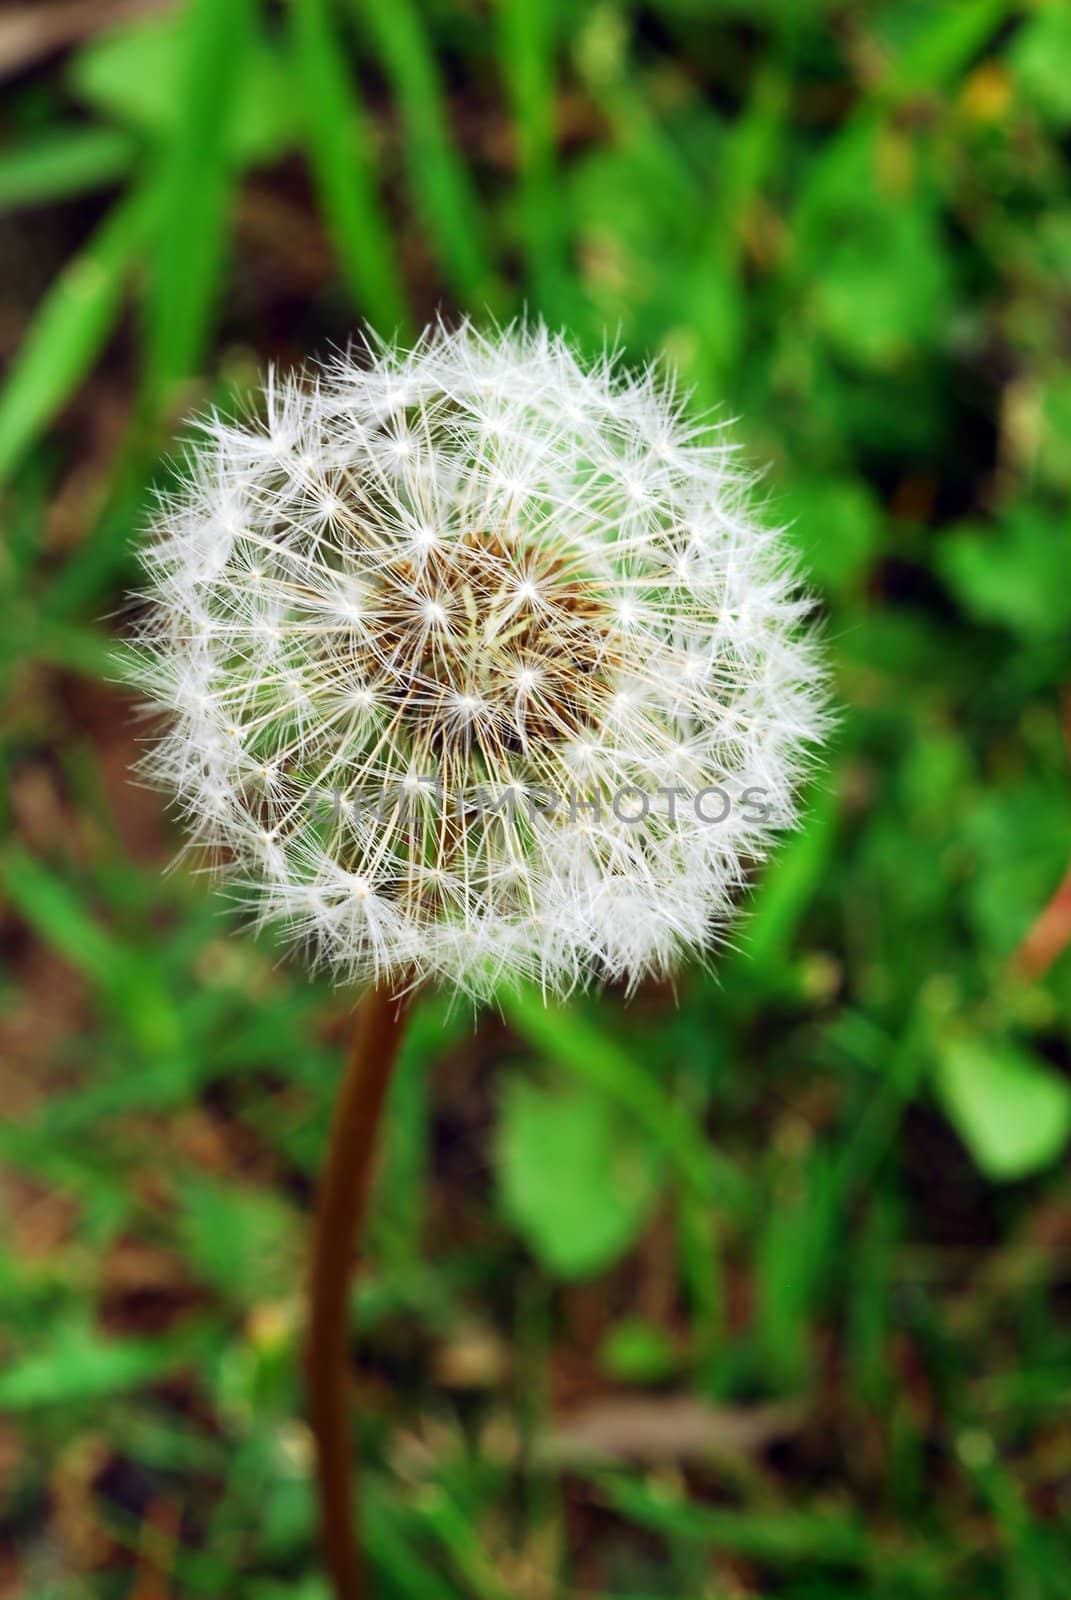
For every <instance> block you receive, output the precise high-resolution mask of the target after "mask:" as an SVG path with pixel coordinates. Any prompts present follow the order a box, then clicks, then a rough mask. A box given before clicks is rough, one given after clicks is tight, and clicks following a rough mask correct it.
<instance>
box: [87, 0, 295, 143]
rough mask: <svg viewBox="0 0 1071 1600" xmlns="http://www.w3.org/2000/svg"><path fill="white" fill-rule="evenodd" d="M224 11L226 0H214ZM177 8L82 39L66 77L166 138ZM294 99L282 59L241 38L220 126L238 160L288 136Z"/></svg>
mask: <svg viewBox="0 0 1071 1600" xmlns="http://www.w3.org/2000/svg"><path fill="white" fill-rule="evenodd" d="M219 9H220V11H221V12H225V11H226V10H227V6H226V5H225V4H224V5H221V6H220V8H219ZM185 26H186V23H185V18H184V17H183V15H182V14H181V12H177V13H176V14H174V15H172V16H167V17H159V18H157V17H153V18H151V19H149V20H148V21H141V22H135V23H131V24H128V25H127V26H125V27H123V28H120V29H116V30H115V31H114V32H112V33H105V34H102V35H101V36H100V37H99V38H97V39H94V40H93V41H92V42H91V43H89V44H87V45H84V46H83V48H82V49H81V50H80V51H79V52H78V54H77V55H76V56H75V57H74V59H73V61H72V63H71V66H70V69H69V72H68V79H69V82H70V84H71V88H72V89H73V90H74V92H75V94H77V95H78V96H79V98H80V99H82V100H83V101H85V102H86V104H87V105H91V106H93V107H94V108H95V109H96V110H98V111H100V112H102V113H103V114H104V115H105V116H108V117H111V118H114V119H115V121H116V122H121V123H123V124H125V126H127V127H128V128H131V129H133V130H134V131H136V132H137V133H140V134H144V135H146V136H147V137H148V138H150V139H153V140H157V141H162V140H166V139H169V138H170V137H171V136H172V135H173V133H174V130H175V128H176V125H177V124H178V121H179V118H180V117H181V116H182V115H183V114H184V109H185V106H184V102H185V95H186V84H185V77H184V59H183V48H184V41H185ZM296 109H297V108H296V106H295V102H294V96H293V94H292V92H291V89H290V84H289V82H288V78H287V72H286V67H285V65H284V63H283V61H282V60H281V58H280V56H279V54H278V52H277V51H275V50H273V49H272V48H271V47H270V46H269V45H268V44H267V43H266V42H265V40H264V39H262V38H259V37H257V38H255V39H254V40H252V41H251V42H249V43H248V44H247V47H246V59H245V64H244V70H243V72H242V77H241V82H240V83H239V84H238V85H237V86H236V87H235V90H234V94H233V106H232V107H231V108H230V113H229V119H228V126H227V132H226V149H227V152H228V155H229V156H230V158H231V159H232V161H234V162H235V163H236V164H238V165H244V164H246V163H248V162H257V161H270V160H272V159H274V157H276V156H278V155H280V154H281V153H282V151H283V150H284V149H286V147H287V146H288V145H289V144H291V143H292V141H293V137H294V126H295V113H296Z"/></svg>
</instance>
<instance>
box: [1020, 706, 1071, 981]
mask: <svg viewBox="0 0 1071 1600" xmlns="http://www.w3.org/2000/svg"><path fill="white" fill-rule="evenodd" d="M1063 724H1064V737H1065V739H1066V742H1067V748H1068V752H1069V753H1071V690H1067V691H1065V693H1064V696H1063ZM1069 944H1071V867H1068V869H1067V872H1066V873H1065V874H1064V877H1063V880H1062V882H1061V883H1060V885H1059V887H1058V888H1057V889H1056V891H1055V893H1054V894H1053V895H1052V897H1051V898H1050V899H1049V900H1048V901H1047V902H1046V904H1045V906H1044V907H1043V909H1042V910H1041V912H1040V913H1039V915H1038V916H1037V917H1036V918H1035V919H1034V921H1033V922H1032V923H1031V925H1030V927H1029V928H1028V929H1027V930H1026V933H1025V934H1024V935H1023V937H1022V939H1021V940H1020V941H1019V944H1018V947H1017V948H1016V950H1015V953H1014V955H1013V956H1012V958H1011V961H1010V963H1009V965H1010V968H1011V970H1012V972H1014V973H1016V974H1018V975H1019V976H1020V977H1023V978H1030V979H1032V980H1034V981H1036V980H1037V979H1039V978H1043V977H1044V976H1045V974H1046V972H1048V970H1049V968H1050V967H1051V966H1052V965H1053V963H1054V962H1055V961H1056V959H1057V957H1058V956H1060V955H1062V954H1063V952H1064V951H1065V950H1066V949H1067V946H1068V945H1069Z"/></svg>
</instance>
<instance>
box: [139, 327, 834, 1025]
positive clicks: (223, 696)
mask: <svg viewBox="0 0 1071 1600" xmlns="http://www.w3.org/2000/svg"><path fill="white" fill-rule="evenodd" d="M203 427H204V432H205V434H206V439H205V443H204V448H203V449H202V450H201V451H200V452H198V453H197V454H196V455H195V457H194V460H193V464H192V466H191V467H190V469H189V474H188V478H187V480H186V482H185V484H184V485H183V487H182V489H181V490H180V492H179V493H178V494H177V495H176V496H175V497H173V498H172V499H171V500H170V501H168V502H167V503H165V505H164V506H163V507H162V508H161V511H160V514H159V516H158V518H157V520H156V526H155V528H154V530H153V535H152V539H151V542H150V543H149V545H148V548H147V551H146V563H147V567H148V572H149V577H150V588H149V596H150V599H151V601H152V606H151V610H150V611H149V614H148V617H147V620H146V621H145V623H144V625H143V627H142V629H141V643H142V645H143V657H142V658H143V661H144V676H145V683H146V686H147V687H148V689H149V691H150V693H151V695H152V697H153V699H154V700H155V701H156V702H157V703H158V704H159V705H161V706H163V707H164V708H165V709H166V710H167V711H168V712H169V713H170V714H171V727H170V731H169V733H168V735H167V736H166V738H165V739H163V741H162V742H160V743H159V744H158V745H156V746H155V747H154V748H153V749H152V750H151V751H150V752H149V754H148V755H147V757H146V759H145V762H144V771H145V773H146V774H147V775H148V776H149V778H150V779H152V780H153V781H155V782H158V783H160V784H161V785H162V786H164V787H165V788H168V789H171V790H173V791H174V793H175V794H176V796H177V798H178V804H179V807H180V809H181V812H182V814H183V816H184V818H185V819H186V821H187V822H188V823H189V825H190V828H191V831H192V834H193V836H194V838H195V839H196V840H198V841H200V842H203V843H205V844H207V845H209V846H211V847H212V849H213V850H214V851H215V853H216V856H217V859H218V861H219V863H220V864H221V866H222V868H223V870H224V871H225V872H226V873H227V875H228V876H229V877H230V879H231V881H232V882H233V883H234V885H235V886H236V888H237V889H238V890H239V892H240V893H241V894H242V895H243V896H244V897H245V898H247V899H248V900H249V901H251V902H252V904H253V907H254V910H255V912H256V914H257V916H258V917H259V919H260V920H262V921H264V922H272V923H276V924H282V925H284V926H285V927H287V928H289V929H290V930H291V932H292V933H293V934H294V935H295V936H297V937H299V938H301V939H302V940H304V941H306V942H307V944H308V945H309V946H310V948H311V951H312V954H313V956H314V958H315V959H316V960H317V961H318V962H320V963H322V964H324V965H326V966H327V967H329V968H330V969H331V970H332V971H333V972H335V973H336V974H337V975H338V976H339V977H341V978H347V979H358V980H360V979H374V980H376V981H377V982H380V983H391V982H395V981H396V980H397V979H398V977H399V976H400V975H402V974H406V975H407V981H412V980H413V979H414V978H415V979H417V980H425V979H435V980H438V981H441V982H445V983H447V984H450V985H452V986H457V987H458V988H460V989H462V990H464V991H466V992H468V993H470V994H473V995H476V996H481V997H483V996H487V995H491V994H493V993H494V992H495V990H496V988H497V987H498V986H499V985H500V984H501V983H502V982H503V980H506V979H511V978H531V979H534V980H535V981H537V982H538V983H539V984H540V985H541V986H542V987H543V989H544V990H546V991H552V992H554V991H557V992H563V991H569V990H571V989H573V988H575V987H577V986H578V985H583V984H585V983H587V982H589V981H591V980H592V979H603V978H611V979H623V980H625V981H626V982H629V983H635V982H636V981H638V980H639V979H640V978H642V977H643V976H645V975H647V974H650V973H663V972H665V971H667V970H669V969H671V968H672V966H673V965H674V964H675V963H676V962H677V961H678V960H679V959H680V957H681V956H682V954H683V953H684V952H685V951H686V950H688V949H689V948H695V947H702V946H704V945H706V944H708V943H709V941H710V939H711V936H712V934H714V933H716V932H717V930H718V929H719V928H720V927H722V926H724V924H725V922H726V919H727V918H728V916H729V914H730V911H731V907H732V899H733V894H734V891H735V890H736V889H737V888H738V886H739V883H740V880H741V872H742V863H744V862H746V861H749V860H753V859H755V858H756V857H758V856H761V855H762V854H763V853H764V851H765V849H766V847H767V844H768V842H769V839H770V837H771V834H772V833H773V832H774V831H776V830H777V829H778V828H780V827H783V826H785V825H786V824H787V823H789V822H790V821H791V820H792V794H793V789H794V786H795V783H796V779H797V777H798V775H799V772H800V767H801V762H802V760H803V759H804V757H805V753H806V750H807V747H808V743H809V741H810V740H811V739H812V738H813V736H814V734H815V732H816V731H817V726H818V717H817V712H816V696H815V682H816V669H815V660H814V653H813V648H812V645H811V643H810V641H809V639H808V637H807V635H806V632H805V630H803V629H802V628H801V622H802V619H803V614H804V612H803V602H802V601H801V599H800V596H799V594H798V593H797V591H796V589H795V586H794V584H793V578H792V572H791V567H790V566H789V564H788V563H787V562H786V560H785V550H784V545H783V541H782V539H781V538H780V536H779V535H778V534H777V533H775V532H771V531H769V530H767V529H764V528H762V527H760V526H758V525H757V524H756V523H755V521H754V520H753V519H752V518H751V516H750V515H749V513H748V508H747V501H746V491H747V483H746V480H745V478H744V476H743V475H742V473H741V472H740V470H739V468H738V467H737V466H736V464H735V462H734V458H733V454H732V451H731V449H730V447H729V446H728V445H727V444H726V442H725V441H724V440H723V439H722V438H721V437H720V436H718V435H717V434H715V435H714V436H713V437H708V436H704V435H703V434H701V433H699V431H698V430H697V429H695V428H694V427H692V426H691V425H689V424H688V423H687V422H686V421H685V420H684V417H683V414H682V409H681V404H680V401H679V399H678V398H677V397H676V396H675V394H674V393H673V390H672V389H671V388H669V387H667V386H666V385H665V384H664V383H662V382H660V381H659V379H658V377H657V376H656V374H655V373H653V372H647V373H645V374H644V375H643V376H642V377H640V378H639V379H632V378H629V377H627V376H625V375H624V374H623V373H622V372H621V371H620V370H619V369H618V368H617V367H616V366H615V364H614V362H613V361H611V360H609V359H605V360H602V361H600V362H598V363H597V364H595V365H594V366H593V367H591V368H588V369H585V368H584V367H582V366H581V365H580V364H579V363H578V361H577V360H576V358H575V357H574V355H573V354H572V352H571V350H570V349H569V347H568V345H567V344H566V343H565V342H564V341H563V340H562V339H560V338H554V337H552V336H551V335H550V334H549V333H547V331H546V330H545V329H543V328H541V327H537V328H534V329H531V330H513V331H510V332H507V333H505V334H499V335H490V336H481V335H479V334H477V333H476V332H474V331H473V330H472V329H471V328H470V327H468V326H465V327H462V328H461V329H460V330H459V331H458V332H456V333H452V334H447V333H444V332H442V331H439V332H436V333H435V334H433V335H431V336H429V337H427V338H426V339H425V340H424V341H422V342H421V343H420V344H419V345H418V346H417V347H416V348H415V349H414V350H411V351H407V352H406V351H398V350H394V349H390V348H382V349H377V350H376V351H374V352H373V353H371V359H369V360H367V361H366V362H365V363H364V364H358V363H357V362H356V361H354V360H353V359H351V357H350V356H348V355H347V356H343V357H340V358H338V359H336V360H335V361H333V362H332V363H331V364H330V365H329V366H328V367H327V368H326V369H324V370H323V371H321V372H319V373H317V374H316V375H314V376H311V377H309V376H307V375H301V376H298V377H295V378H292V379H286V380H283V381H278V380H272V381H271V382H270V383H269V386H268V391H267V415H266V417H265V420H264V421H263V423H262V424H249V425H245V426H237V425H235V424H233V423H229V422H224V421H222V420H219V419H212V420H210V421H209V422H207V423H206V424H204V425H203ZM715 783H717V784H720V785H723V786H724V787H725V788H726V789H727V790H728V791H729V792H730V793H735V794H739V793H741V792H742V791H743V790H745V789H747V788H758V789H761V790H762V791H763V793H764V795H765V797H766V805H765V810H764V815H762V816H761V817H760V816H758V815H757V814H756V811H755V810H754V809H749V808H746V807H741V806H734V807H733V809H732V810H731V812H730V814H729V815H728V816H727V817H726V819H725V822H724V824H723V825H722V826H719V827H717V828H714V827H711V826H710V825H709V823H707V822H705V821H704V820H703V819H702V818H701V817H700V816H699V815H697V814H696V812H695V808H694V807H689V806H687V805H680V806H678V807H676V815H675V816H674V817H673V818H672V819H671V818H670V817H669V815H668V808H667V806H666V805H664V804H661V805H658V806H654V805H652V806H651V807H650V808H649V810H648V814H647V816H646V817H645V819H644V820H643V825H642V826H637V825H636V821H635V819H634V818H632V817H629V816H627V815H626V816H621V815H619V814H618V813H619V812H620V811H621V809H622V808H621V807H616V808H615V807H613V806H612V805H611V803H610V802H611V799H612V797H613V796H614V795H616V794H617V793H619V792H620V791H623V790H625V789H628V790H639V791H641V792H643V793H645V794H650V795H654V794H655V793H656V792H657V791H659V790H660V789H662V788H667V789H674V790H680V791H695V790H698V789H700V788H702V787H704V786H707V785H710V784H715ZM480 794H482V795H483V796H484V797H485V798H489V799H491V800H501V797H502V796H504V795H510V796H511V797H512V798H513V802H514V803H513V804H511V805H510V806H508V807H507V806H504V805H501V804H499V805H498V806H497V807H492V806H490V805H485V806H483V807H482V808H481V809H480V813H479V815H474V814H473V813H472V811H471V809H470V810H468V811H466V804H467V802H468V801H470V800H471V798H472V796H473V795H480ZM327 795H332V796H335V797H337V803H336V804H335V805H333V806H332V807H330V808H328V807H325V806H323V805H317V804H316V803H315V801H316V798H317V797H323V796H327ZM533 795H551V796H555V797H557V798H558V800H559V801H560V803H559V804H558V805H557V806H556V807H555V808H554V809H553V810H551V809H550V808H548V807H546V806H544V807H542V808H538V807H536V806H534V805H533V804H531V803H530V801H531V797H532V796H533ZM570 800H571V801H572V802H573V803H572V804H569V803H568V802H569V801H570ZM343 801H345V802H349V803H348V804H346V805H344V804H342V802H343ZM403 802H404V803H403ZM579 807H582V808H583V810H584V813H585V815H586V817H587V819H588V823H589V825H588V826H586V827H583V828H578V827H577V825H576V824H577V817H576V812H577V810H578V808H579ZM536 812H538V816H536V814H535V813H536Z"/></svg>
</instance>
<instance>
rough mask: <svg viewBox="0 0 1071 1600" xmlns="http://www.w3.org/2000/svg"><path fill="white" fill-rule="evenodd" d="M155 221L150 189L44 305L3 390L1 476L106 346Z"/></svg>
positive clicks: (103, 230) (126, 203) (122, 212)
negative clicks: (133, 270)
mask: <svg viewBox="0 0 1071 1600" xmlns="http://www.w3.org/2000/svg"><path fill="white" fill-rule="evenodd" d="M149 220H150V210H149V205H148V201H147V199H146V197H145V196H144V195H141V194H135V195H133V196H130V197H128V198H127V199H124V200H122V201H120V202H119V204H118V205H116V207H115V208H114V210H113V211H112V212H111V213H110V214H109V215H108V216H107V217H106V218H105V220H104V222H103V223H102V224H101V226H100V227H99V229H98V230H97V232H96V233H95V234H94V235H93V238H92V239H91V240H90V242H89V244H88V245H86V247H85V249H84V250H82V251H81V253H80V254H79V255H77V256H75V258H74V259H73V261H70V262H68V264H67V266H66V267H64V269H63V271H62V272H61V273H60V275H59V277H58V278H57V279H56V281H55V283H54V284H53V285H52V287H51V289H49V291H48V293H47V295H46V296H45V298H44V300H43V301H42V303H41V305H40V306H39V307H38V308H37V311H36V313H35V315H34V319H33V321H32V322H31V324H30V329H29V332H28V333H27V335H26V338H25V340H24V341H23V344H22V347H21V349H20V350H19V352H18V355H17V356H16V357H15V361H14V364H13V366H12V368H11V371H10V373H9V375H8V378H7V382H6V383H5V384H4V387H3V390H2V391H0V481H2V480H3V479H5V478H7V477H8V476H9V475H10V474H11V472H12V471H13V469H14V468H15V467H16V466H17V465H18V463H19V461H20V460H21V458H22V457H23V455H25V453H26V451H27V450H28V449H29V448H30V446H31V445H32V444H33V443H34V441H35V440H36V439H37V438H38V436H39V435H40V433H41V432H42V430H43V429H44V428H45V427H47V425H48V424H49V423H50V422H51V421H52V419H53V417H55V415H56V413H57V412H58V411H59V410H60V408H61V407H62V406H63V405H65V404H66V402H67V400H68V399H69V398H70V396H71V395H72V394H73V392H74V390H75V389H76V388H77V387H78V385H79V384H80V383H81V381H82V379H83V378H84V377H85V375H86V373H87V372H88V371H89V369H90V367H91V366H92V365H93V362H94V361H95V360H96V357H97V356H98V354H99V353H100V351H101V349H102V348H103V346H104V344H105V342H106V340H107V338H108V335H109V334H110V333H111V331H112V329H113V327H114V326H115V323H116V321H117V320H118V317H119V310H120V306H121V303H122V294H123V288H124V285H125V283H126V280H127V276H128V274H129V272H130V269H131V267H132V265H133V263H134V260H135V258H136V256H137V253H138V251H139V249H140V247H141V245H142V243H143V241H144V240H145V238H146V237H147V235H148V231H149Z"/></svg>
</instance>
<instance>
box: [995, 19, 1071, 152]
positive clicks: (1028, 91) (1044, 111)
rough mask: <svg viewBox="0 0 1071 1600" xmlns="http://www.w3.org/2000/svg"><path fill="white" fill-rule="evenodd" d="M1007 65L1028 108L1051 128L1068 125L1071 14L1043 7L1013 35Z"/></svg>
mask: <svg viewBox="0 0 1071 1600" xmlns="http://www.w3.org/2000/svg"><path fill="white" fill-rule="evenodd" d="M1008 63H1009V65H1010V67H1011V69H1012V71H1013V73H1014V74H1015V76H1016V78H1017V79H1018V81H1019V86H1020V88H1021V89H1022V92H1023V99H1024V100H1025V102H1026V103H1027V105H1029V106H1031V107H1033V108H1034V109H1036V110H1037V111H1039V112H1040V113H1041V115H1042V116H1043V117H1044V118H1045V119H1046V121H1048V122H1051V123H1052V125H1053V127H1056V128H1066V127H1067V126H1068V124H1069V123H1071V11H1069V10H1068V8H1067V7H1066V6H1064V5H1056V4H1050V5H1047V6H1043V7H1042V8H1041V9H1040V10H1038V11H1037V12H1036V14H1035V15H1034V16H1033V17H1031V18H1030V20H1029V21H1028V22H1026V23H1025V24H1024V25H1023V27H1022V28H1021V29H1020V31H1019V32H1018V33H1017V34H1016V37H1015V40H1014V43H1013V45H1012V48H1011V50H1010V52H1009V54H1008Z"/></svg>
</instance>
